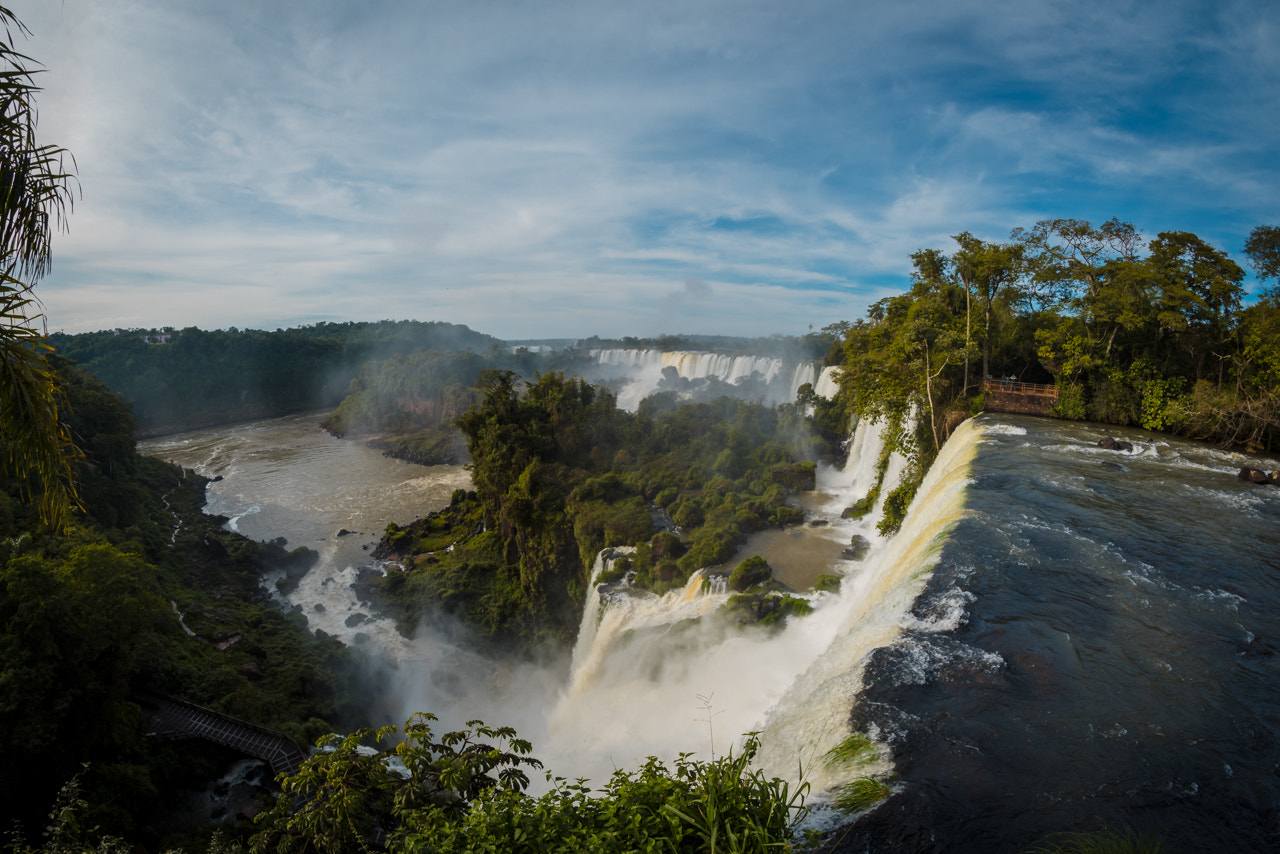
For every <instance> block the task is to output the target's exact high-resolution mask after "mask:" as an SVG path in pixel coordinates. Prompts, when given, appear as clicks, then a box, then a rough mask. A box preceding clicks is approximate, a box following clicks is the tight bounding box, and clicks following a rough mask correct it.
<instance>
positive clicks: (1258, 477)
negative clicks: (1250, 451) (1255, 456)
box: [1236, 466, 1276, 484]
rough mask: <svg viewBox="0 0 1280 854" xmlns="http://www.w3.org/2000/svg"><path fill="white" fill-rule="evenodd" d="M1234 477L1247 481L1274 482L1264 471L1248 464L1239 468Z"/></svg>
mask: <svg viewBox="0 0 1280 854" xmlns="http://www.w3.org/2000/svg"><path fill="white" fill-rule="evenodd" d="M1236 477H1238V478H1240V479H1241V480H1244V481H1248V482H1249V483H1267V484H1274V483H1275V482H1276V481H1274V480H1272V479H1271V478H1270V477H1269V476H1268V475H1267V473H1266V472H1264V471H1261V470H1259V469H1255V468H1250V467H1249V466H1245V467H1244V468H1242V469H1240V473H1239V474H1237V475H1236Z"/></svg>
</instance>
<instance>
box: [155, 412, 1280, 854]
mask: <svg viewBox="0 0 1280 854" xmlns="http://www.w3.org/2000/svg"><path fill="white" fill-rule="evenodd" d="M316 420H317V418H316V417H315V416H300V417H293V418H286V419H276V420H273V421H268V422H257V423H255V424H248V425H241V426H239V427H235V428H230V429H220V430H206V431H199V432H197V433H191V434H184V435H182V436H175V437H168V438H165V439H158V440H152V441H149V442H146V443H144V444H143V445H142V446H141V448H142V450H143V451H145V452H147V453H153V454H156V455H158V456H161V457H164V458H166V459H173V460H176V461H178V462H180V463H182V464H184V465H188V466H190V467H192V468H195V469H196V470H197V471H200V472H201V473H203V474H206V475H210V476H215V475H223V476H224V480H222V481H220V482H218V483H214V484H211V485H210V488H209V506H208V510H209V511H210V512H215V513H220V514H222V515H225V516H227V517H229V518H230V520H231V521H230V522H229V523H228V524H229V525H230V526H233V527H236V528H238V529H239V530H241V531H242V532H244V533H246V534H247V535H249V536H252V537H255V538H259V539H269V538H274V537H276V536H285V537H286V538H287V539H288V541H289V544H290V546H297V545H307V546H310V547H312V548H317V549H318V550H319V551H320V552H321V555H322V560H321V562H320V564H319V565H317V567H316V568H315V569H313V570H312V572H311V573H310V574H309V575H308V576H307V578H305V579H304V580H303V583H302V584H301V585H300V586H299V588H298V589H297V590H296V591H294V592H293V593H292V594H290V596H289V597H288V599H287V604H289V605H298V606H301V607H302V609H303V611H304V613H306V614H307V616H308V619H309V620H311V621H312V626H313V627H314V628H323V629H324V630H325V631H328V632H330V633H332V634H336V635H338V636H339V637H341V638H343V639H344V640H345V641H346V642H348V643H350V644H353V645H357V646H359V647H361V648H363V649H365V650H366V651H367V652H368V653H369V662H370V665H369V666H370V667H378V668H385V671H386V676H387V678H386V679H385V680H384V684H385V686H386V687H385V690H384V691H383V695H382V696H380V697H378V698H371V707H377V708H378V709H381V710H384V711H385V712H386V713H387V714H388V715H401V718H400V719H401V720H403V716H407V713H408V712H411V711H416V710H419V709H421V710H429V711H434V712H437V713H443V714H442V717H444V718H445V719H446V721H448V720H450V719H451V718H454V719H456V720H459V721H460V720H463V719H465V718H466V717H480V718H483V719H484V720H486V722H489V723H492V724H512V725H514V726H516V728H517V729H518V730H519V731H520V733H521V735H522V736H525V737H529V738H530V739H531V740H532V741H533V742H534V747H535V755H537V756H539V758H542V759H544V760H545V761H546V762H547V764H548V767H550V768H551V769H552V770H554V771H555V772H556V773H557V774H560V775H562V776H566V777H569V778H573V777H577V776H587V777H590V778H591V779H593V780H595V781H596V782H597V783H600V782H602V781H603V780H604V779H605V777H607V775H608V773H609V772H610V771H611V770H612V768H614V767H634V765H635V763H636V762H637V761H639V760H640V759H642V758H643V757H644V756H646V755H648V754H650V753H656V754H659V755H665V756H672V755H674V754H675V753H676V752H680V751H694V752H698V753H701V754H703V755H708V754H709V753H711V752H712V751H716V752H723V751H724V750H725V749H726V748H727V747H728V746H729V744H730V743H732V742H734V741H735V740H737V738H738V737H739V736H740V735H741V734H742V733H744V732H746V731H748V730H753V729H754V730H762V731H763V740H764V746H763V750H762V757H761V759H762V762H763V763H764V766H765V768H766V770H767V771H769V772H770V773H778V774H780V775H783V776H790V777H794V776H795V775H796V772H797V766H798V765H800V764H803V766H804V775H805V777H806V779H809V780H811V781H813V782H814V784H815V790H816V791H823V790H829V789H831V788H832V787H838V786H839V785H841V784H842V783H843V782H845V781H846V780H847V779H848V776H849V772H848V771H847V770H841V769H839V768H833V767H832V766H829V765H828V764H826V763H825V762H824V760H823V756H824V754H825V753H826V751H827V750H829V749H830V748H831V747H833V746H834V745H835V744H837V743H839V741H841V740H842V739H843V738H844V737H845V736H847V735H848V734H849V733H850V732H853V731H858V732H865V733H867V734H868V735H870V736H871V737H872V739H873V740H874V741H875V743H876V744H877V745H879V748H880V751H881V759H880V760H879V761H878V762H876V763H873V764H872V765H871V766H869V767H868V768H864V769H862V770H861V771H860V772H859V773H868V772H870V773H879V774H881V775H882V776H883V777H884V779H887V780H888V781H889V782H890V785H891V786H892V788H893V789H894V792H895V794H894V796H893V797H892V798H891V799H890V800H889V801H887V802H886V803H884V804H883V805H881V806H880V807H879V808H878V809H876V810H874V811H873V812H871V813H870V814H869V815H867V816H866V817H864V818H862V819H861V820H860V821H859V822H857V824H855V825H854V827H853V828H852V829H851V830H850V831H849V832H848V833H847V835H846V836H845V837H844V842H843V843H842V845H843V846H844V847H842V848H841V849H840V850H842V851H863V850H888V849H889V848H891V847H895V846H896V848H897V849H898V850H906V851H975V852H976V851H1020V850H1024V849H1025V848H1026V847H1027V846H1029V845H1031V844H1034V843H1036V842H1038V841H1040V840H1042V839H1043V838H1044V836H1045V835H1046V834H1048V833H1050V832H1052V831H1055V830H1058V831H1060V830H1094V829H1097V828H1100V827H1104V826H1106V827H1134V828H1137V829H1138V830H1140V831H1149V832H1151V833H1153V834H1163V835H1165V836H1166V837H1167V838H1168V839H1169V841H1170V844H1169V846H1168V847H1167V848H1166V850H1170V851H1180V850H1187V851H1198V850H1215V849H1216V848H1217V847H1218V845H1219V844H1221V847H1225V848H1230V849H1233V850H1235V851H1267V850H1277V849H1278V848H1280V835H1277V827H1280V824H1278V820H1277V816H1278V814H1280V740H1278V737H1277V733H1280V679H1278V678H1277V677H1280V655H1277V650H1280V579H1278V578H1277V571H1278V567H1280V558H1277V555H1280V490H1277V489H1275V488H1273V487H1265V486H1255V485H1252V484H1247V483H1243V482H1241V481H1239V480H1238V479H1236V477H1235V472H1236V471H1237V470H1238V469H1239V468H1240V467H1241V466H1242V465H1253V466H1256V467H1259V468H1266V469H1268V470H1270V469H1274V468H1277V467H1278V466H1280V464H1278V463H1277V461H1276V460H1267V459H1257V458H1249V457H1243V456H1240V455H1237V454H1231V453H1228V452H1224V451H1221V450H1218V449H1215V448H1211V447H1207V446H1203V445H1198V444H1195V443H1192V442H1183V441H1178V440H1174V439H1170V438H1169V437H1165V436H1161V435H1158V434H1150V433H1145V432H1142V431H1126V430H1112V431H1111V432H1112V434H1113V435H1116V436H1118V437H1119V438H1121V439H1126V440H1128V441H1130V442H1132V443H1133V444H1134V450H1133V451H1132V452H1129V453H1117V452H1113V451H1104V450H1102V449H1101V448H1099V447H1098V446H1097V442H1098V440H1099V439H1100V438H1101V437H1102V435H1103V433H1102V432H1101V431H1100V430H1099V429H1097V428H1094V427H1090V426H1088V425H1083V424H1073V423H1066V422H1058V421H1052V420H1048V419H1034V418H1018V417H1012V416H1009V417H1006V416H999V417H993V416H989V415H987V416H981V417H979V418H977V419H973V420H972V421H970V422H966V424H965V425H963V426H962V427H961V429H960V430H959V431H957V434H956V435H955V436H954V437H953V438H952V440H951V441H950V442H948V444H947V446H946V447H945V448H944V450H943V454H942V455H941V456H940V458H939V461H938V463H936V464H935V466H934V468H933V470H931V472H930V474H929V477H928V479H927V480H926V483H925V485H924V486H923V487H922V489H921V492H920V494H919V496H918V497H917V499H916V503H915V504H914V505H913V507H912V510H911V512H910V514H909V515H908V517H907V520H906V523H905V524H904V526H903V529H902V531H901V532H900V533H899V534H898V535H897V536H896V537H894V538H892V539H890V540H887V541H885V540H881V539H880V538H878V537H876V536H875V534H874V530H873V526H874V522H875V515H874V514H873V516H872V517H870V518H868V519H864V520H860V521H858V522H849V521H848V520H841V519H839V508H840V507H842V506H845V505H847V504H849V503H852V500H853V499H855V498H857V497H861V495H862V494H863V493H865V491H866V488H867V485H868V477H869V473H870V472H871V471H872V470H873V469H874V460H875V459H876V458H877V457H878V447H879V446H878V444H877V438H876V431H875V429H874V428H872V427H870V426H867V425H863V426H862V427H860V429H859V432H858V434H857V435H855V437H854V450H853V452H852V453H851V454H850V462H849V465H848V466H847V467H846V468H845V469H844V470H843V471H835V470H831V469H821V470H820V473H819V480H820V482H819V488H820V493H819V494H816V495H815V496H811V497H809V498H808V499H807V500H806V507H807V508H808V510H809V512H810V516H811V519H813V520H817V521H821V522H826V523H827V524H826V525H825V526H823V527H818V528H815V527H810V526H805V528H804V529H803V530H802V531H801V532H797V533H796V534H794V535H787V536H795V537H797V538H798V539H796V540H795V548H794V549H788V541H787V540H785V539H781V538H780V537H779V536H777V535H775V536H774V537H773V539H772V541H770V542H759V543H756V544H755V545H756V546H757V547H758V548H759V549H760V550H762V551H769V552H770V553H774V554H786V553H788V552H791V553H793V554H795V555H798V556H799V555H803V556H804V557H797V558H796V562H797V566H796V567H793V568H792V569H791V571H792V572H793V573H794V576H793V577H795V578H811V577H813V576H814V575H816V571H818V570H821V571H833V572H836V573H839V574H842V575H843V576H844V578H845V581H844V585H843V587H842V589H841V591H840V592H839V593H838V594H812V593H811V594H808V595H810V596H811V598H812V601H813V603H814V605H815V613H814V614H813V615H811V616H809V617H806V618H804V619H800V620H792V621H791V622H790V623H789V624H788V625H787V626H786V628H785V629H784V630H783V631H782V632H779V633H776V634H767V633H763V632H759V631H750V630H747V631H744V630H740V629H736V628H734V627H732V626H726V625H724V624H723V623H722V622H719V621H716V620H713V619H708V618H706V617H705V615H706V614H708V613H711V612H713V611H714V610H715V609H716V606H717V605H718V604H719V602H720V601H723V596H724V594H723V593H715V592H707V591H702V590H700V589H697V590H695V589H693V588H691V589H689V590H686V591H681V592H677V593H673V594H668V596H667V597H665V598H664V599H661V600H658V599H641V600H637V599H631V598H628V597H621V598H618V597H615V598H614V599H612V600H611V601H609V600H606V601H601V602H593V603H592V604H591V605H590V606H589V607H590V608H591V609H593V610H589V611H588V613H587V614H586V615H584V631H583V633H582V634H583V638H582V639H581V641H580V647H579V649H578V650H576V651H575V653H574V657H573V660H572V662H571V661H570V659H569V658H568V657H567V656H566V657H565V658H564V659H563V660H559V659H557V660H555V661H549V662H542V663H540V664H538V665H531V664H516V663H511V662H488V661H484V660H482V659H479V658H478V657H476V656H475V655H474V654H473V653H471V652H470V651H469V647H468V644H467V640H466V634H465V630H464V629H463V628H461V627H457V626H440V625H432V626H424V627H422V629H421V630H420V631H419V633H418V634H417V635H416V636H415V637H414V638H411V639H405V638H401V637H400V636H399V635H398V634H397V633H395V632H394V630H393V629H392V628H391V627H390V625H389V624H388V623H387V622H386V621H385V620H380V619H378V618H377V616H376V615H375V614H373V613H372V612H371V611H370V610H369V608H368V607H367V605H364V604H362V603H360V602H358V601H356V600H355V598H354V597H353V596H352V595H351V594H350V590H349V587H348V584H349V580H350V579H351V578H353V577H354V572H355V569H356V568H357V567H358V566H360V565H361V564H364V563H368V556H367V552H366V551H365V547H366V546H368V545H369V544H370V543H371V542H373V541H374V540H376V538H377V536H378V533H379V532H380V531H381V529H382V528H383V527H384V526H385V524H386V522H388V521H399V522H404V521H408V520H410V519H412V518H414V517H415V516H417V515H420V514H422V513H425V512H428V511H429V510H431V509H434V508H436V507H439V506H442V505H443V504H445V503H447V501H448V498H449V495H450V493H451V492H452V490H453V489H454V488H457V487H459V486H465V485H466V483H467V473H466V471H465V470H464V469H461V468H457V467H443V468H422V467H414V466H409V465H406V464H403V463H397V462H393V461H389V460H386V459H384V458H382V457H381V456H380V455H379V454H377V453H376V452H373V451H370V450H368V449H366V448H363V447H362V446H360V445H359V444H358V443H351V442H342V441H339V440H335V439H332V438H330V437H329V436H327V435H325V434H323V433H321V432H320V431H319V430H318V429H317V428H316V427H315V422H316ZM900 467H901V461H897V462H895V464H894V465H893V466H891V473H890V478H892V477H893V473H894V472H896V471H897V470H899V469H900ZM886 491H887V490H886ZM342 528H346V529H348V530H354V531H359V532H360V533H359V534H358V535H349V536H345V537H338V536H337V532H338V531H339V530H340V529H342ZM852 534H859V535H862V536H866V537H867V539H868V540H869V541H870V543H871V548H870V550H869V552H868V553H867V554H866V555H865V556H863V557H862V558H861V560H850V559H848V557H847V556H842V555H841V554H840V553H839V550H838V549H837V548H835V547H834V545H835V544H837V543H840V542H844V543H847V542H848V541H849V538H850V536H851V535H852ZM814 561H816V562H818V563H820V564H821V566H819V567H814V566H809V565H807V564H809V563H812V562H814ZM800 564H804V565H800ZM344 591H345V592H344ZM317 605H320V606H322V608H323V610H322V611H320V610H317V608H316V606H317ZM357 615H359V616H357ZM348 622H353V623H355V625H347V624H348ZM889 775H892V776H889Z"/></svg>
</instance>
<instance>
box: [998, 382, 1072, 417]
mask: <svg viewBox="0 0 1280 854" xmlns="http://www.w3.org/2000/svg"><path fill="white" fill-rule="evenodd" d="M982 390H983V391H984V392H986V397H987V405H986V408H987V410H988V411H989V412H1013V413H1017V414H1020V415H1048V414H1049V410H1050V409H1052V408H1053V406H1054V404H1056V403H1057V402H1058V387H1057V386H1056V385H1040V384H1039V383H1023V382H1018V381H1017V380H983V382H982Z"/></svg>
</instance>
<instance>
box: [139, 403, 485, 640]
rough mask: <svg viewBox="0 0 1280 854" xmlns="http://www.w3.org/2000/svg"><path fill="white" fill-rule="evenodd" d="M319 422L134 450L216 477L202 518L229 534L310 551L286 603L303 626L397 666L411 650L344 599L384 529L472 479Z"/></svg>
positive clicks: (197, 435)
mask: <svg viewBox="0 0 1280 854" xmlns="http://www.w3.org/2000/svg"><path fill="white" fill-rule="evenodd" d="M320 418H321V415H320V414H309V415H292V416H288V417H285V418H273V419H269V420H266V421H254V422H250V423H247V424H240V425H236V426H233V427H216V428H212V429H208V430H197V431H194V432H191V433H182V434H179V435H176V436H166V437H163V438H159V439H150V440H147V441H145V442H142V443H140V444H139V446H138V449H139V450H140V451H141V452H143V453H146V454H151V455H153V456H157V457H160V458H162V459H165V460H171V461H173V462H176V463H179V464H180V465H183V466H186V467H188V468H191V469H194V470H195V471H197V472H198V473H200V474H202V475H205V476H206V477H210V478H222V479H221V480H219V481H217V482H216V483H211V484H209V488H208V492H207V493H206V495H207V499H208V503H207V504H206V505H205V512H206V513H211V514H215V515H222V516H226V517H228V518H229V521H228V522H227V527H228V528H230V529H232V530H235V531H239V532H240V533H242V534H244V535H245V536H248V537H251V538H253V539H255V540H273V539H275V538H277V537H284V538H285V539H286V540H287V541H288V547H289V548H291V549H292V548H297V547H298V546H306V547H307V548H310V549H314V550H315V551H317V552H319V554H320V561H319V562H318V564H317V565H316V567H315V568H314V569H312V571H311V572H309V573H308V574H307V575H306V576H305V577H304V578H303V579H302V581H301V583H300V584H299V586H298V589H297V590H295V591H294V592H293V593H292V594H290V596H289V597H288V599H287V601H288V604H290V605H293V604H297V605H300V606H302V608H303V611H304V613H305V614H306V616H307V620H308V621H309V623H310V626H311V628H312V629H320V630H323V631H325V632H328V633H329V634H331V635H335V636H336V637H338V638H340V639H342V640H343V641H344V642H346V643H348V644H358V645H361V646H369V647H371V648H374V647H376V648H377V649H378V650H379V654H380V655H383V656H389V657H390V659H391V660H392V661H393V662H394V661H398V660H399V659H401V658H402V657H404V656H405V655H409V654H412V650H411V649H410V648H409V647H408V646H407V645H406V644H404V643H403V642H402V639H401V638H400V636H399V635H398V634H397V633H396V632H395V630H394V628H393V627H392V626H391V624H390V622H389V621H386V620H367V619H364V618H365V617H370V616H372V612H371V611H370V609H369V608H368V607H367V606H365V605H363V604H362V603H361V602H359V601H358V600H357V599H356V597H355V596H354V595H353V593H352V591H351V582H353V581H354V580H355V574H356V571H357V570H358V569H359V568H360V567H361V566H364V565H367V564H369V563H370V559H369V556H368V551H369V550H371V548H372V545H373V544H375V543H376V542H377V541H378V540H379V539H380V538H381V537H382V532H383V530H384V529H385V528H386V526H387V523H388V522H400V523H402V524H403V523H405V522H409V521H412V520H413V519H415V518H417V517H418V516H421V515H425V514H426V513H429V512H431V511H432V510H438V509H440V508H441V507H444V506H445V505H447V504H448V503H449V497H450V495H451V494H452V492H453V490H454V489H456V488H458V487H469V486H470V484H471V478H470V475H468V473H467V472H466V470H465V469H463V468H462V467H461V466H433V467H424V466H415V465H410V464H408V463H403V462H398V461H395V460H391V459H387V458H385V457H383V456H382V455H381V454H380V453H379V452H378V451H374V450H372V449H370V448H367V447H365V446H364V445H363V444H361V443H359V442H345V441H342V440H340V439H335V438H333V437H332V436H330V435H329V434H327V433H325V432H323V431H322V430H321V429H320V427H319V422H320ZM344 530H345V531H347V532H348V533H346V534H342V535H339V533H340V532H341V531H344ZM276 580H277V579H276V578H274V577H273V578H268V579H267V582H268V584H269V585H270V584H272V583H274V582H275V581H276ZM317 606H318V607H317Z"/></svg>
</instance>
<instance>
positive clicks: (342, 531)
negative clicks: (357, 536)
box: [338, 528, 356, 537]
mask: <svg viewBox="0 0 1280 854" xmlns="http://www.w3.org/2000/svg"><path fill="white" fill-rule="evenodd" d="M354 533H356V532H355V531H348V530H347V529H346V528H339V529H338V536H339V537H349V536H351V535H352V534H354Z"/></svg>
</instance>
